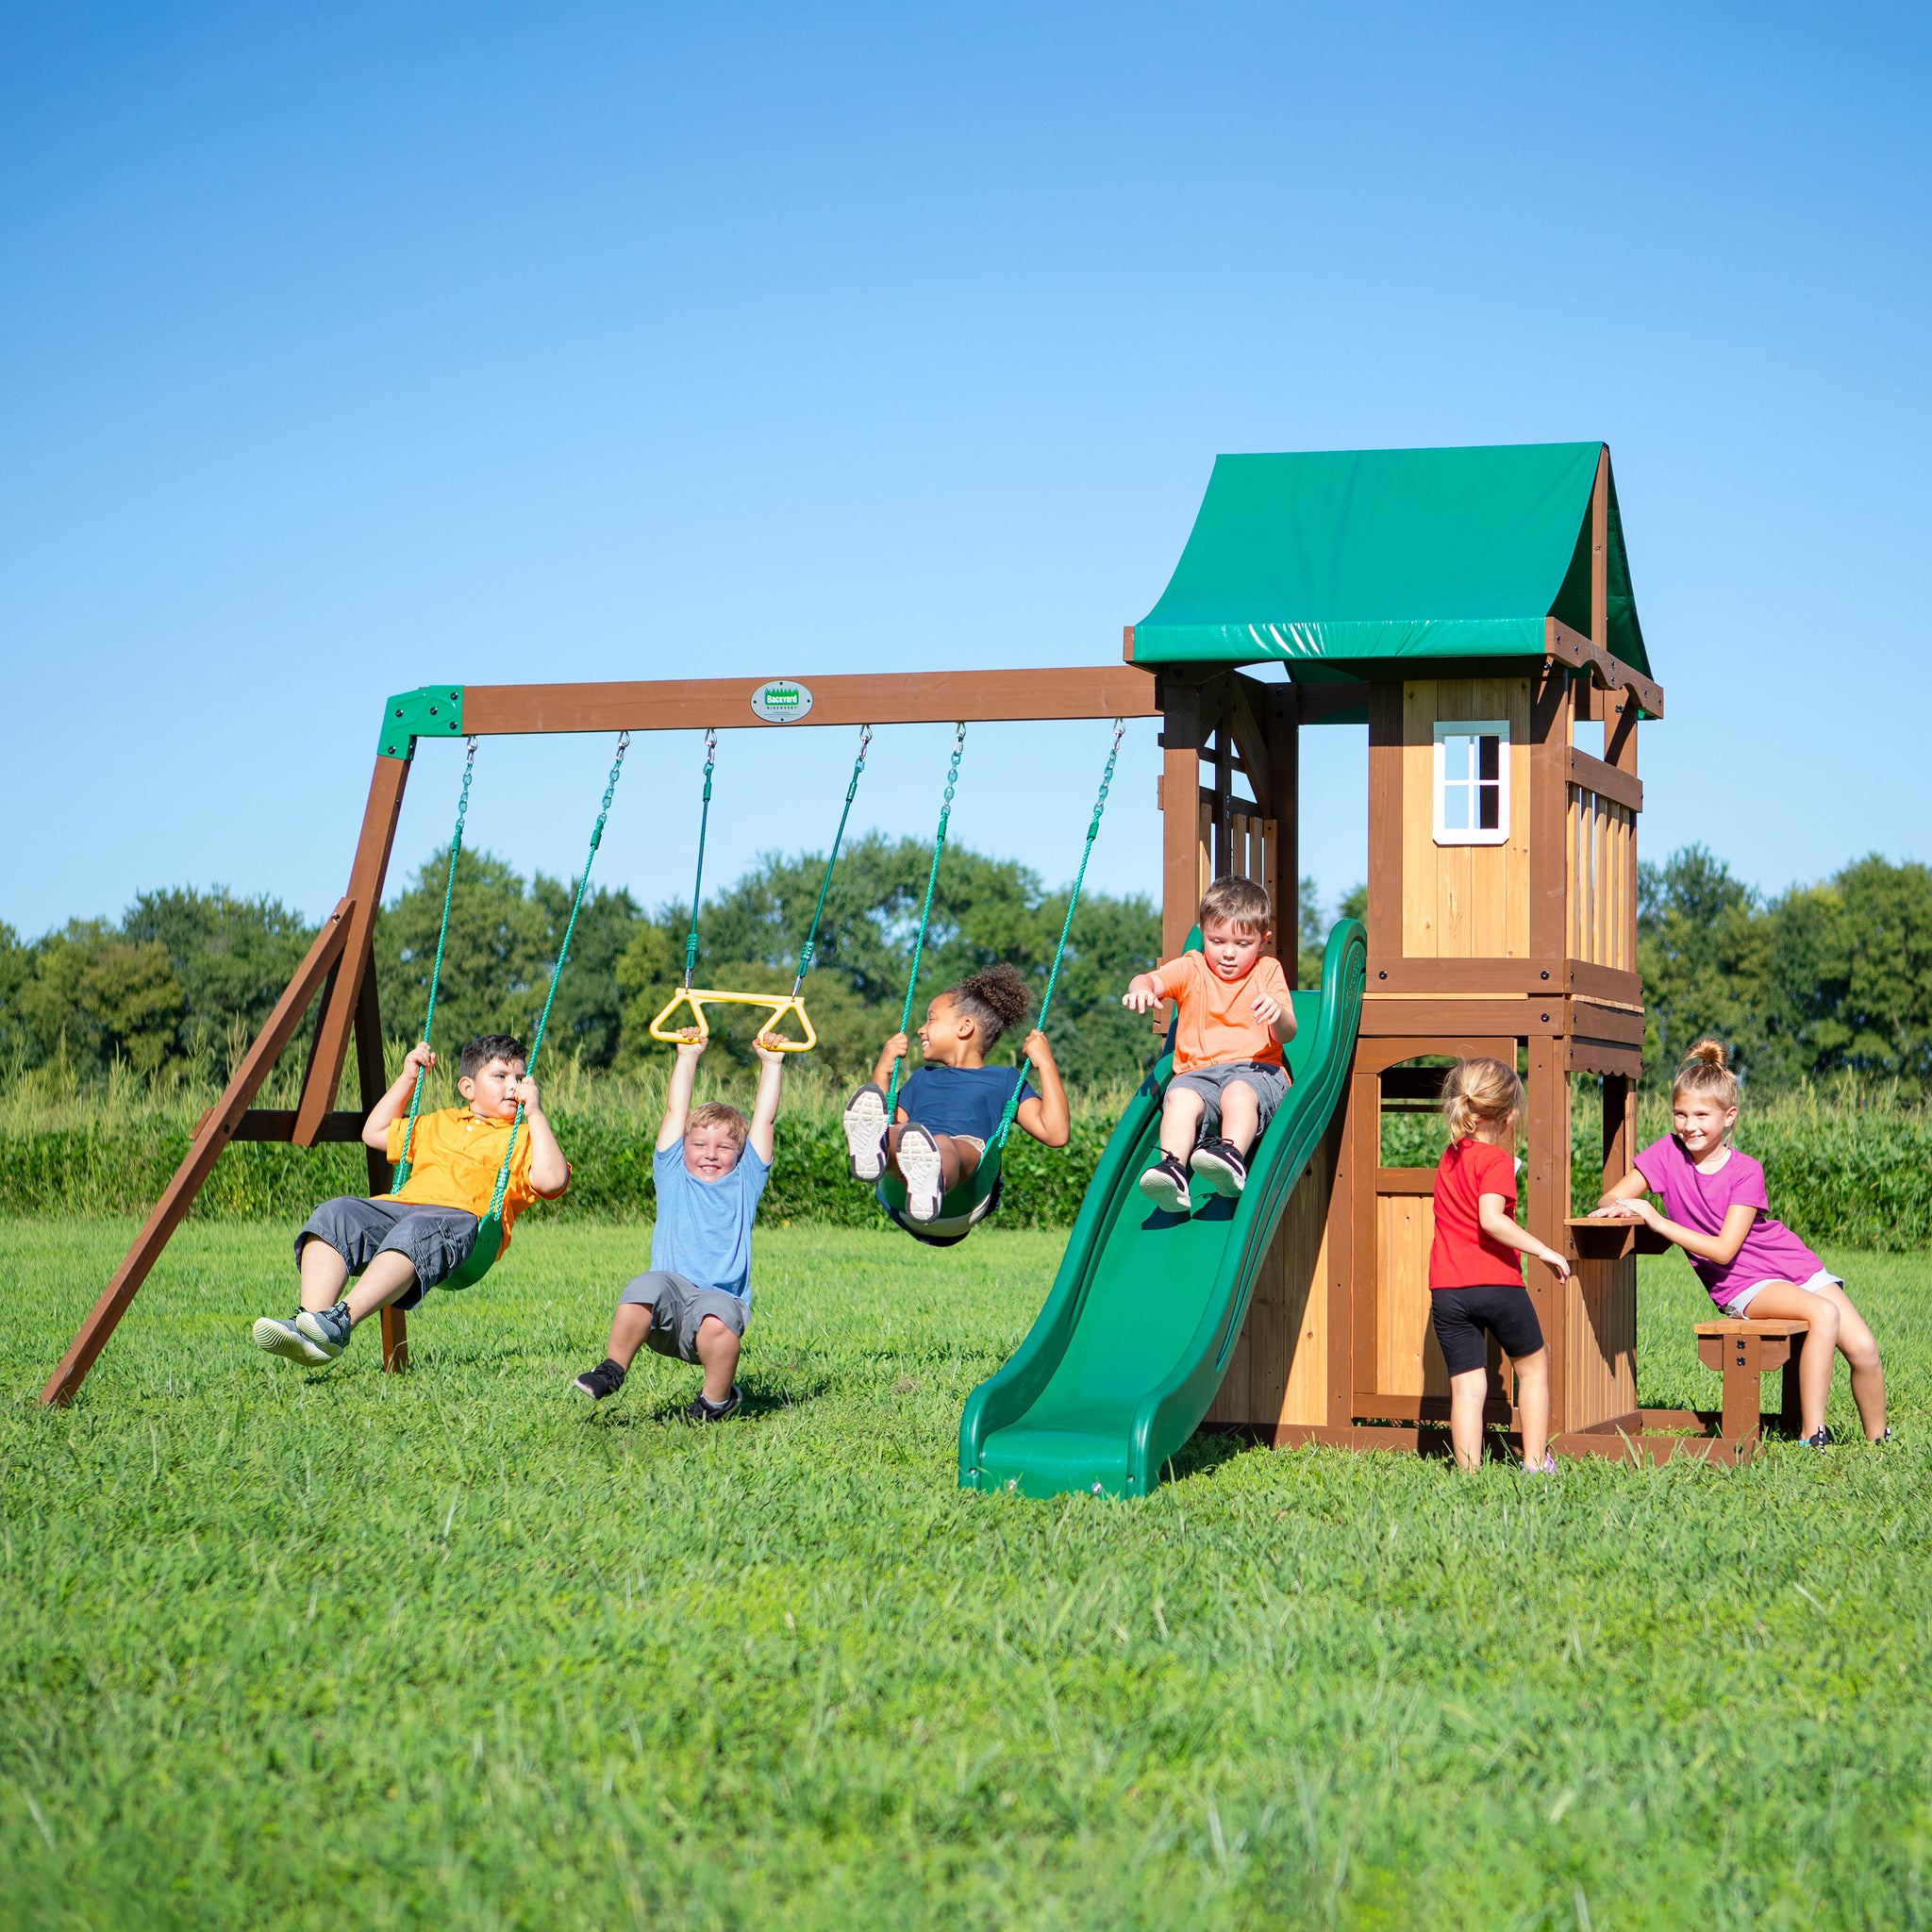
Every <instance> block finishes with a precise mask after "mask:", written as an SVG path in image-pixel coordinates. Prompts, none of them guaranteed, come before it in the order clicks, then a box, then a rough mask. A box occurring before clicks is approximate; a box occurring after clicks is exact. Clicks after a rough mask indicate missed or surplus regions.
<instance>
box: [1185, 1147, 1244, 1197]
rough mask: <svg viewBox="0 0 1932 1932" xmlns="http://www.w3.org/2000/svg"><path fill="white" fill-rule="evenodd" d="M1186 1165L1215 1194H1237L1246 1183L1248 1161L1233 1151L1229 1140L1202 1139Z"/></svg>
mask: <svg viewBox="0 0 1932 1932" xmlns="http://www.w3.org/2000/svg"><path fill="white" fill-rule="evenodd" d="M1188 1165H1189V1166H1190V1167H1191V1168H1192V1169H1193V1170H1194V1172H1195V1173H1196V1174H1199V1175H1200V1176H1201V1178H1202V1179H1203V1180H1204V1181H1206V1182H1207V1184H1208V1186H1209V1187H1210V1188H1212V1189H1213V1190H1214V1191H1215V1192H1216V1193H1217V1194H1232V1195H1239V1194H1240V1193H1241V1190H1242V1189H1243V1188H1244V1187H1246V1186H1247V1184H1248V1163H1247V1162H1246V1161H1245V1160H1243V1159H1242V1158H1241V1156H1240V1155H1239V1154H1237V1153H1236V1152H1235V1148H1234V1143H1233V1142H1232V1141H1220V1140H1215V1141H1202V1142H1201V1144H1200V1145H1199V1146H1198V1147H1196V1148H1195V1149H1194V1158H1193V1159H1191V1161H1190V1162H1189V1163H1188Z"/></svg>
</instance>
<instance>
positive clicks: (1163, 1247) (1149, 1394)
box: [959, 919, 1368, 1496]
mask: <svg viewBox="0 0 1932 1932" xmlns="http://www.w3.org/2000/svg"><path fill="white" fill-rule="evenodd" d="M1367 977H1368V942H1367V937H1366V935H1365V934H1364V932H1363V930H1362V926H1361V923H1360V922H1359V921H1358V920H1354V919H1345V920H1343V921H1342V922H1341V924H1339V925H1337V926H1336V928H1335V929H1334V931H1333V932H1331V933H1330V934H1329V935H1328V948H1327V952H1326V955H1325V956H1324V959H1323V963H1322V990H1321V991H1319V992H1298V993H1296V994H1295V995H1294V1011H1295V1037H1294V1039H1293V1041H1291V1043H1290V1045H1289V1047H1288V1050H1287V1058H1288V1064H1289V1071H1290V1073H1291V1074H1292V1075H1293V1077H1294V1085H1293V1087H1292V1088H1291V1090H1290V1091H1289V1096H1288V1098H1287V1100H1285V1101H1284V1102H1283V1103H1282V1106H1281V1108H1280V1110H1279V1111H1278V1112H1277V1113H1276V1114H1275V1116H1274V1119H1273V1120H1272V1121H1271V1122H1270V1123H1269V1124H1268V1131H1267V1133H1266V1134H1264V1135H1263V1136H1262V1138H1261V1142H1260V1145H1259V1146H1258V1147H1257V1149H1256V1151H1255V1157H1254V1158H1253V1160H1252V1161H1251V1162H1250V1164H1249V1171H1248V1181H1247V1187H1246V1189H1245V1190H1244V1191H1243V1192H1242V1193H1241V1197H1240V1199H1239V1200H1235V1201H1229V1200H1225V1199H1223V1198H1221V1197H1219V1196H1214V1195H1210V1196H1209V1197H1208V1202H1207V1205H1206V1206H1205V1207H1197V1209H1196V1211H1195V1213H1194V1214H1192V1215H1191V1216H1187V1215H1174V1214H1168V1213H1164V1212H1162V1211H1161V1210H1160V1209H1159V1208H1156V1207H1155V1206H1154V1205H1153V1204H1152V1203H1151V1202H1150V1201H1149V1200H1148V1199H1147V1197H1146V1196H1145V1195H1144V1194H1142V1193H1141V1190H1140V1186H1139V1183H1140V1178H1141V1174H1142V1172H1143V1171H1144V1170H1145V1169H1146V1168H1147V1167H1148V1166H1149V1165H1150V1164H1151V1163H1152V1162H1153V1160H1154V1159H1155V1158H1156V1148H1157V1145H1158V1130H1159V1125H1160V1098H1159V1096H1160V1094H1161V1093H1162V1092H1163V1091H1165V1090H1166V1084H1167V1078H1168V1074H1170V1072H1171V1071H1172V1069H1173V1056H1172V1054H1169V1055H1168V1056H1167V1057H1165V1058H1162V1059H1161V1060H1160V1062H1159V1063H1158V1065H1157V1066H1156V1067H1155V1069H1154V1072H1153V1074H1151V1075H1150V1076H1149V1078H1148V1080H1147V1082H1146V1084H1145V1085H1143V1086H1142V1088H1141V1091H1140V1092H1138V1093H1137V1094H1136V1095H1135V1096H1134V1098H1133V1100H1132V1101H1131V1102H1130V1103H1129V1104H1128V1106H1127V1109H1126V1111H1125V1112H1124V1114H1123V1115H1122V1116H1121V1121H1120V1124H1119V1125H1118V1126H1117V1127H1115V1129H1114V1131H1113V1135H1112V1138H1111V1139H1110V1140H1109V1141H1108V1143H1107V1151H1106V1152H1105V1153H1104V1154H1103V1155H1102V1156H1101V1158H1100V1165H1099V1168H1098V1169H1097V1170H1096V1171H1095V1174H1094V1176H1093V1184H1092V1186H1091V1187H1090V1188H1089V1189H1088V1191H1087V1197H1086V1199H1085V1200H1084V1201H1083V1202H1082V1203H1081V1204H1080V1212H1079V1216H1078V1218H1077V1219H1076V1220H1075V1221H1074V1231H1073V1234H1072V1236H1071V1237H1070V1239H1069V1240H1068V1242H1067V1252H1066V1254H1065V1255H1064V1256H1063V1257H1061V1260H1060V1268H1059V1274H1058V1275H1057V1276H1056V1277H1055V1279H1054V1285H1053V1290H1052V1292H1051V1293H1049V1294H1048V1296H1047V1298H1046V1304H1045V1306H1044V1307H1042V1308H1041V1311H1040V1314H1039V1316H1038V1318H1037V1319H1036V1320H1035V1322H1034V1324H1033V1326H1032V1328H1031V1329H1030V1330H1029V1331H1028V1332H1027V1335H1026V1339H1025V1340H1024V1341H1023V1342H1021V1344H1020V1346H1019V1348H1018V1349H1017V1350H1016V1351H1015V1352H1014V1354H1013V1357H1012V1359H1011V1360H1010V1361H1008V1363H1007V1365H1006V1366H1005V1367H1004V1368H1003V1369H1001V1370H1000V1371H999V1372H998V1373H997V1374H993V1375H991V1376H990V1377H989V1378H988V1379H987V1380H986V1381H984V1382H982V1383H981V1384H980V1385H979V1387H978V1388H976V1389H975V1390H974V1391H973V1393H972V1394H971V1395H970V1396H968V1397H967V1400H966V1412H965V1414H964V1415H963V1416H962V1417H961V1418H960V1422H959V1483H960V1486H961V1488H963V1489H969V1490H1015V1491H1019V1492H1020V1493H1021V1494H1022V1495H1026V1496H1055V1495H1059V1494H1061V1493H1063V1492H1065V1491H1087V1492H1089V1493H1091V1494H1093V1495H1108V1496H1144V1495H1146V1494H1148V1493H1149V1492H1150V1491H1152V1490H1153V1488H1154V1486H1155V1484H1156V1483H1158V1481H1159V1480H1160V1472H1161V1469H1162V1468H1163V1467H1164V1465H1165V1464H1166V1462H1167V1458H1168V1457H1170V1456H1172V1455H1173V1454H1174V1451H1175V1450H1176V1449H1178V1448H1179V1447H1180V1446H1181V1444H1182V1443H1183V1442H1185V1441H1187V1440H1188V1438H1189V1437H1190V1436H1191V1435H1192V1434H1193V1433H1194V1431H1195V1429H1196V1428H1198V1427H1199V1426H1200V1423H1201V1418H1202V1417H1203V1416H1204V1415H1206V1414H1207V1412H1208V1404H1209V1403H1210V1402H1212V1401H1213V1399H1214V1391H1216V1390H1217V1389H1218V1388H1219V1387H1220V1386H1221V1377H1222V1374H1223V1373H1224V1371H1225V1369H1226V1367H1227V1358H1228V1357H1229V1355H1230V1354H1231V1353H1232V1352H1233V1349H1234V1345H1235V1341H1236V1340H1237V1338H1238V1337H1239V1336H1240V1334H1241V1321H1242V1318H1243V1317H1244V1316H1245V1315H1246V1314H1247V1311H1248V1296H1249V1294H1250V1293H1251V1292H1252V1291H1253V1289H1254V1286H1255V1277H1256V1275H1257V1274H1258V1273H1259V1271H1260V1266H1261V1261H1262V1258H1263V1257H1264V1256H1266V1254H1267V1252H1268V1245H1269V1242H1270V1241H1272V1240H1273V1239H1274V1227H1275V1224H1276V1223H1277V1222H1278V1221H1279V1220H1280V1219H1281V1213H1282V1210H1283V1208H1286V1207H1287V1206H1288V1200H1289V1196H1290V1195H1291V1193H1292V1192H1293V1191H1294V1186H1295V1183H1296V1182H1297V1181H1298V1180H1300V1178H1301V1177H1302V1174H1304V1172H1305V1171H1306V1170H1307V1165H1308V1162H1309V1161H1310V1160H1311V1159H1312V1158H1313V1157H1314V1154H1315V1150H1316V1148H1317V1147H1319V1146H1320V1144H1321V1141H1322V1137H1323V1135H1324V1133H1325V1132H1326V1131H1327V1128H1328V1123H1329V1121H1330V1120H1331V1119H1332V1118H1333V1116H1334V1113H1335V1110H1336V1108H1338V1107H1340V1106H1341V1101H1342V1096H1343V1094H1344V1093H1345V1091H1346V1090H1347V1084H1348V1071H1349V1063H1350V1061H1351V1059H1352V1058H1353V1057H1354V1053H1355V1039H1356V1026H1357V1022H1358V1020H1359V1018H1360V1015H1361V1003H1362V985H1363V982H1364V980H1366V978H1367Z"/></svg>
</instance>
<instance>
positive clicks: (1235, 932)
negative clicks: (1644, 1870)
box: [1121, 878, 1294, 1214]
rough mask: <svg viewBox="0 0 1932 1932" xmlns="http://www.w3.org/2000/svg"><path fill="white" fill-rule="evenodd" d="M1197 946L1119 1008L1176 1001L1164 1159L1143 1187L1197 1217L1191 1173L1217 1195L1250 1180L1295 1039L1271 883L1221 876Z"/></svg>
mask: <svg viewBox="0 0 1932 1932" xmlns="http://www.w3.org/2000/svg"><path fill="white" fill-rule="evenodd" d="M1197 921H1198V924H1200V927H1201V950H1200V951H1199V952H1198V953H1183V954H1182V955H1181V957H1180V958H1178V959H1170V960H1169V961H1168V962H1167V963H1166V965H1164V966H1158V967H1157V968H1156V969H1155V970H1154V971H1153V972H1152V973H1137V974H1135V975H1134V976H1133V978H1132V979H1130V980H1129V981H1128V982H1127V990H1126V991H1125V992H1124V993H1123V994H1122V996H1121V1004H1122V1005H1123V1006H1124V1007H1127V1008H1131V1009H1132V1010H1133V1011H1135V1012H1137V1013H1145V1012H1148V1011H1151V1010H1152V1009H1153V1008H1155V1007H1157V1006H1158V1005H1159V1004H1160V1002H1161V1001H1162V1000H1173V1001H1174V1006H1175V1008H1176V1009H1177V1016H1178V1024H1176V1026H1175V1028H1174V1078H1173V1079H1172V1080H1170V1081H1169V1082H1168V1086H1167V1096H1166V1098H1165V1099H1164V1100H1163V1101H1162V1102H1161V1106H1160V1158H1159V1159H1158V1160H1157V1161H1156V1162H1155V1163H1154V1165H1153V1166H1152V1167H1150V1168H1149V1169H1148V1170H1147V1172H1146V1173H1145V1174H1142V1175H1141V1192H1142V1193H1143V1194H1145V1195H1146V1196H1147V1197H1148V1199H1149V1200H1151V1201H1155V1202H1158V1204H1159V1205H1160V1206H1161V1207H1162V1208H1167V1209H1168V1210H1169V1211H1170V1212H1171V1213H1175V1214H1191V1213H1192V1212H1193V1208H1194V1203H1193V1199H1192V1197H1191V1195H1190V1193H1189V1191H1188V1179H1189V1174H1190V1172H1191V1173H1193V1174H1198V1175H1200V1177H1201V1179H1202V1180H1203V1181H1204V1182H1205V1183H1206V1184H1207V1185H1208V1187H1209V1188H1211V1189H1212V1190H1213V1191H1214V1192H1216V1193H1217V1194H1239V1193H1240V1192H1241V1190H1242V1188H1244V1187H1245V1186H1246V1185H1247V1179H1248V1154H1249V1152H1250V1150H1251V1149H1252V1148H1253V1147H1254V1144H1255V1142H1256V1141H1257V1139H1258V1138H1259V1137H1260V1134H1261V1131H1262V1129H1263V1128H1264V1127H1266V1126H1267V1124H1268V1122H1269V1120H1270V1118H1271V1117H1272V1116H1273V1114H1274V1109H1275V1108H1277V1107H1279V1106H1280V1105H1281V1103H1282V1100H1283V1098H1284V1097H1285V1096H1286V1094H1287V1092H1288V1068H1287V1067H1286V1065H1284V1064H1283V1061H1282V1058H1281V1046H1282V1042H1283V1041H1288V1040H1292V1039H1293V1038H1294V1002H1293V1001H1292V1000H1291V999H1290V997H1289V989H1288V975H1287V974H1284V973H1283V972H1282V970H1281V961H1280V960H1279V959H1277V958H1275V957H1274V955H1273V954H1272V953H1269V952H1265V951H1264V950H1263V948H1264V947H1265V946H1266V945H1267V943H1268V941H1269V940H1270V939H1271V938H1272V937H1273V936H1274V908H1272V907H1271V906H1270V904H1269V902H1268V892H1267V889H1266V888H1265V887H1262V886H1258V885H1257V884H1256V883H1255V881H1254V880H1253V879H1243V878H1227V879H1216V880H1215V881H1214V883H1213V884H1212V885H1211V886H1209V887H1208V891H1206V893H1205V894H1204V895H1203V896H1202V899H1201V909H1200V912H1199V913H1198V915H1197Z"/></svg>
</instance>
